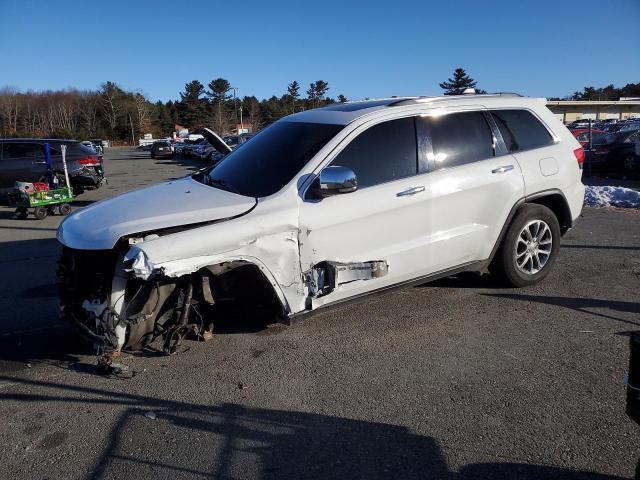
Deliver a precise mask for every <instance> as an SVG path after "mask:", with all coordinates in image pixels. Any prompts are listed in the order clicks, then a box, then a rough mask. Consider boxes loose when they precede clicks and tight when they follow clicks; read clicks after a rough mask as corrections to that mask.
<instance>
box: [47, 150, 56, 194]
mask: <svg viewBox="0 0 640 480" xmlns="http://www.w3.org/2000/svg"><path fill="white" fill-rule="evenodd" d="M44 163H45V164H46V165H47V183H48V184H49V188H56V186H55V185H54V184H53V167H52V165H51V149H50V148H49V144H48V143H45V144H44Z"/></svg>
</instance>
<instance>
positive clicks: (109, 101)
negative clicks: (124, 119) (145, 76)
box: [100, 82, 122, 133]
mask: <svg viewBox="0 0 640 480" xmlns="http://www.w3.org/2000/svg"><path fill="white" fill-rule="evenodd" d="M121 96H122V90H120V88H119V87H118V86H117V85H116V84H115V83H113V82H106V83H103V84H102V85H101V91H100V105H101V107H102V114H103V115H104V118H105V119H106V121H107V124H108V125H109V129H110V130H111V133H113V132H114V130H115V128H116V126H117V125H118V116H120V113H121V112H122V108H121V103H120V102H119V100H120V97H121Z"/></svg>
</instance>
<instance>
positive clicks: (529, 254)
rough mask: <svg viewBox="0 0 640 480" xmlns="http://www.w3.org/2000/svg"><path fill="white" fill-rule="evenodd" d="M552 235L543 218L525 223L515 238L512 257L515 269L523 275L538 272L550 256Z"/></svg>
mask: <svg viewBox="0 0 640 480" xmlns="http://www.w3.org/2000/svg"><path fill="white" fill-rule="evenodd" d="M552 248H553V235H552V234H551V229H550V228H549V225H547V223H546V222H544V221H543V220H532V221H530V222H529V223H527V224H526V225H525V226H524V227H523V228H522V230H521V231H520V234H519V235H518V238H517V240H516V249H515V254H514V257H515V258H514V259H515V262H516V267H517V269H518V270H519V271H520V272H522V273H524V274H525V275H535V274H536V273H538V272H540V271H541V270H542V269H543V268H544V267H545V265H546V264H547V262H548V261H549V258H550V257H551V250H552Z"/></svg>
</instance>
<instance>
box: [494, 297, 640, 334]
mask: <svg viewBox="0 0 640 480" xmlns="http://www.w3.org/2000/svg"><path fill="white" fill-rule="evenodd" d="M482 295H484V296H486V297H494V298H505V299H510V300H521V301H523V302H536V303H546V304H548V305H555V306H559V307H565V308H568V309H570V310H575V311H577V312H581V313H588V314H591V315H595V316H597V317H602V318H607V319H609V320H615V321H617V322H623V323H627V324H629V325H634V326H638V327H640V322H634V321H632V320H627V319H625V318H618V317H614V316H612V315H606V314H604V313H600V312H594V311H593V310H590V309H594V308H608V309H610V310H613V311H617V312H624V313H635V314H638V315H640V303H638V302H624V301H620V300H600V299H596V298H580V297H552V296H544V295H525V294H519V293H484V294H482Z"/></svg>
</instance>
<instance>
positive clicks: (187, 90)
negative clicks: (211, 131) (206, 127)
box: [178, 80, 207, 128]
mask: <svg viewBox="0 0 640 480" xmlns="http://www.w3.org/2000/svg"><path fill="white" fill-rule="evenodd" d="M204 93H205V91H204V85H202V84H201V83H200V82H199V81H198V80H192V81H191V82H189V83H187V84H185V86H184V92H182V93H180V98H181V100H180V103H179V106H178V111H179V113H180V123H182V124H183V125H184V126H186V127H190V128H194V127H199V126H201V125H203V124H204V123H205V122H206V119H207V114H206V101H205V100H204V99H203V98H202V96H203V95H204Z"/></svg>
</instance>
